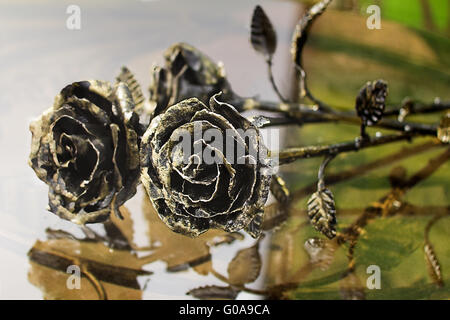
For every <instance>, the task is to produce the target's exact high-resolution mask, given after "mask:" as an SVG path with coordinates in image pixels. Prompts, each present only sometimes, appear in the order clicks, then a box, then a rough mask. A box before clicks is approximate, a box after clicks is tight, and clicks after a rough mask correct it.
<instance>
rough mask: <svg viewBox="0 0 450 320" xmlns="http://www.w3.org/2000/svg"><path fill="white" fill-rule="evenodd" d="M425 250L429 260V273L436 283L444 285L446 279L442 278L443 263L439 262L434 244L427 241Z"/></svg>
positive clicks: (427, 260)
mask: <svg viewBox="0 0 450 320" xmlns="http://www.w3.org/2000/svg"><path fill="white" fill-rule="evenodd" d="M423 250H424V252H425V260H426V262H427V267H428V273H429V274H430V276H431V278H432V279H433V281H434V283H436V284H437V285H438V286H440V287H442V286H444V281H443V279H442V273H441V265H440V264H439V261H438V259H437V256H436V253H435V252H434V249H433V246H432V245H431V243H429V242H426V243H425V245H424V247H423Z"/></svg>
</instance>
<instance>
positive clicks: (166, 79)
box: [149, 43, 234, 116]
mask: <svg viewBox="0 0 450 320" xmlns="http://www.w3.org/2000/svg"><path fill="white" fill-rule="evenodd" d="M164 58H165V67H164V68H161V67H155V68H154V70H153V72H152V74H151V83H150V87H149V92H150V102H151V103H153V104H155V105H156V107H155V111H154V115H153V116H157V115H158V114H160V113H162V112H164V110H166V109H167V108H168V107H169V106H171V105H174V104H175V103H178V102H180V101H182V100H184V99H188V98H190V97H197V98H198V99H199V100H200V101H202V102H203V103H205V104H207V103H208V102H209V99H210V98H211V97H212V96H213V95H214V94H216V93H219V92H222V94H223V98H224V99H226V101H230V99H231V98H233V97H234V93H233V91H232V90H231V86H230V84H229V83H228V81H227V79H226V77H225V70H224V68H223V66H222V65H221V64H216V63H215V62H214V61H212V60H211V59H210V58H209V57H208V56H206V55H205V54H203V53H202V52H200V51H199V50H197V49H196V48H194V47H192V46H190V45H188V44H186V43H176V44H174V45H172V46H171V47H169V48H168V49H167V50H166V51H165V52H164Z"/></svg>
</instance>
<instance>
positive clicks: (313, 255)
mask: <svg viewBox="0 0 450 320" xmlns="http://www.w3.org/2000/svg"><path fill="white" fill-rule="evenodd" d="M304 247H305V250H306V252H307V253H308V255H309V258H310V262H311V264H313V265H314V266H317V267H319V268H320V269H321V270H322V271H325V270H327V269H328V267H329V266H330V264H331V263H332V262H333V260H334V252H335V251H336V249H337V244H336V242H331V241H328V240H325V239H320V238H310V239H308V240H306V242H305V245H304Z"/></svg>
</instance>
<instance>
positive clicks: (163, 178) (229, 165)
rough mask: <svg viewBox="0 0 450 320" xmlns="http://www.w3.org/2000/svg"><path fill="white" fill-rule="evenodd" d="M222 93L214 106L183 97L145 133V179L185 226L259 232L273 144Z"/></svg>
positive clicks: (163, 209)
mask: <svg viewBox="0 0 450 320" xmlns="http://www.w3.org/2000/svg"><path fill="white" fill-rule="evenodd" d="M217 96H218V95H215V96H213V97H212V98H211V99H210V103H209V106H206V105H205V104H203V103H202V102H201V101H199V100H198V99H197V98H191V99H186V100H183V101H182V102H180V103H178V104H176V105H173V106H171V107H169V108H168V109H167V110H166V111H165V112H164V113H162V114H160V115H158V116H157V117H155V118H154V119H153V120H152V121H151V123H150V125H149V127H148V128H147V131H146V132H145V134H144V136H143V138H142V144H141V151H140V153H141V155H140V157H141V180H142V183H143V185H144V186H145V188H146V190H147V193H148V195H149V197H150V199H151V201H152V203H153V205H154V207H155V208H156V210H157V212H158V214H159V217H160V218H161V219H162V220H163V221H164V223H165V224H166V225H167V226H168V227H169V228H170V229H172V230H173V231H175V232H177V233H182V234H185V235H188V236H191V237H196V236H198V235H200V234H202V233H203V232H205V231H207V230H208V229H210V228H214V229H222V230H225V231H227V232H234V231H237V230H241V229H244V228H245V229H246V231H247V232H248V233H249V234H250V235H252V236H253V237H258V236H259V234H260V232H261V224H262V219H263V212H264V204H265V202H266V200H267V196H268V193H269V185H270V181H271V161H270V160H269V158H268V150H267V148H266V147H265V146H264V145H263V143H262V139H261V136H260V133H259V130H258V129H257V128H256V127H255V126H254V125H253V124H252V123H251V122H250V121H249V120H247V119H245V118H244V117H242V116H241V115H240V114H239V113H238V112H237V111H236V109H235V108H234V107H233V106H231V105H230V104H227V103H223V102H219V101H218V100H217ZM180 141H181V142H180ZM186 141H187V144H186V143H185V142H186ZM192 150H193V152H192ZM255 150H257V153H258V155H255V152H254V151H255ZM208 155H212V158H213V161H211V159H208Z"/></svg>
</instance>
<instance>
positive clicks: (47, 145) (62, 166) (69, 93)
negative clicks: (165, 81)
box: [29, 81, 140, 224]
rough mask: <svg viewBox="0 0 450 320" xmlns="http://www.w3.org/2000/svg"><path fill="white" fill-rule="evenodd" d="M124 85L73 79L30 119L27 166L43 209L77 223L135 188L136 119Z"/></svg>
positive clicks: (94, 217) (96, 216)
mask: <svg viewBox="0 0 450 320" xmlns="http://www.w3.org/2000/svg"><path fill="white" fill-rule="evenodd" d="M133 108H134V103H133V99H132V96H131V93H130V91H129V90H128V87H127V86H126V85H125V84H124V83H119V84H117V85H116V86H115V87H112V86H111V85H110V84H109V83H108V82H104V81H81V82H74V83H72V84H70V85H68V86H66V87H65V88H64V89H62V90H61V92H60V93H59V94H58V95H57V96H56V98H55V102H54V105H53V107H52V108H50V109H48V110H47V111H46V112H44V113H43V114H42V115H41V116H40V117H39V118H38V119H37V120H35V121H34V122H32V123H31V125H30V130H31V132H32V146H31V154H30V159H29V164H30V166H31V167H32V168H33V169H34V171H35V172H36V174H37V176H38V177H39V178H40V179H41V180H42V181H44V182H45V183H47V184H48V186H49V193H48V197H49V210H50V211H51V212H53V213H55V214H57V215H58V216H59V217H61V218H63V219H66V220H70V221H72V222H75V223H77V224H85V223H94V222H100V221H104V220H106V219H107V218H108V217H109V214H110V212H111V211H113V212H115V213H116V214H117V215H118V216H119V217H120V213H119V211H118V208H119V206H120V205H122V204H123V203H124V202H125V201H126V200H128V199H129V198H131V197H132V196H133V195H134V194H135V193H136V186H137V184H138V182H139V173H140V170H139V146H138V142H139V141H138V140H139V130H140V129H139V119H138V117H137V115H136V114H135V113H134V112H133Z"/></svg>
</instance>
